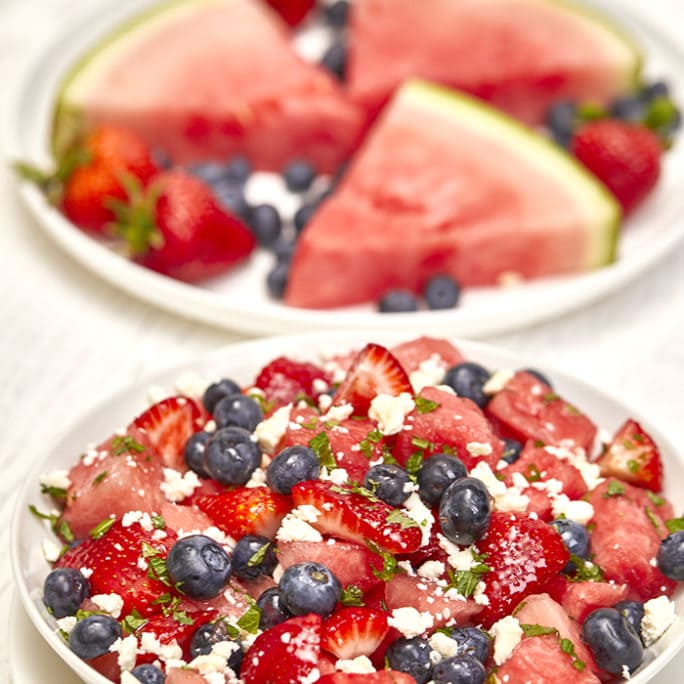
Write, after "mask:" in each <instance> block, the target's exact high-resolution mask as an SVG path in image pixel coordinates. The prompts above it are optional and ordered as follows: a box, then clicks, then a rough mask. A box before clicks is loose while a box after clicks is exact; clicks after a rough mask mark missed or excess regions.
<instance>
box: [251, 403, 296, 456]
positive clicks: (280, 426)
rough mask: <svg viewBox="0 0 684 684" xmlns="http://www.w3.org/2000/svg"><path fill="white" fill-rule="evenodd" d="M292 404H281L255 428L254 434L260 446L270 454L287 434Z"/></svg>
mask: <svg viewBox="0 0 684 684" xmlns="http://www.w3.org/2000/svg"><path fill="white" fill-rule="evenodd" d="M291 414H292V404H287V405H286V406H281V407H280V408H279V409H277V410H276V411H274V412H273V414H272V415H271V416H269V417H268V418H266V420H262V421H261V422H260V423H259V424H258V425H257V426H256V428H255V429H254V435H255V437H256V439H257V442H258V443H259V446H260V447H261V448H262V449H263V450H264V451H266V452H267V453H269V454H272V453H273V451H274V450H275V448H276V445H277V444H278V442H279V441H280V440H281V439H282V436H283V435H284V434H285V432H286V430H287V427H288V425H289V424H290V415H291Z"/></svg>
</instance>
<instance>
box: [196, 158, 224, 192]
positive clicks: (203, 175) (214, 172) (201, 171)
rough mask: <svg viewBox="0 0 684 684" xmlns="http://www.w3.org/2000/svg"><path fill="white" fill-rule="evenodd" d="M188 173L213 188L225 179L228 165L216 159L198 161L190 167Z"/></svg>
mask: <svg viewBox="0 0 684 684" xmlns="http://www.w3.org/2000/svg"><path fill="white" fill-rule="evenodd" d="M188 173H190V174H192V175H193V176H195V177H196V178H199V179H200V180H201V181H204V182H205V183H206V184H207V185H210V186H211V187H212V188H213V187H214V186H216V184H217V183H220V182H221V181H223V180H225V177H226V167H225V166H224V165H223V164H219V163H218V162H215V161H206V162H198V163H197V164H192V165H191V166H189V167H188Z"/></svg>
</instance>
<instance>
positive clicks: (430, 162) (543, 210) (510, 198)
mask: <svg viewBox="0 0 684 684" xmlns="http://www.w3.org/2000/svg"><path fill="white" fill-rule="evenodd" d="M619 218H620V210H619V207H618V205H617V204H616V202H615V200H614V199H613V198H612V197H611V196H610V195H609V194H608V191H607V190H606V189H605V188H603V186H602V185H600V184H599V183H598V182H597V181H596V180H595V179H593V178H592V177H591V176H590V175H589V174H588V173H587V172H586V171H585V170H584V169H583V168H582V167H581V166H580V165H578V164H577V163H576V162H575V161H573V160H572V159H571V158H570V157H569V156H568V155H567V154H566V153H565V151H563V150H562V149H560V148H558V147H557V146H555V145H554V144H552V143H549V142H548V141H547V140H546V139H544V138H543V137H541V136H539V135H537V134H536V133H534V132H533V131H532V130H531V129H528V128H526V127H524V126H523V125H522V124H519V123H518V122H516V121H515V120H514V119H511V118H510V117H508V116H506V115H504V114H502V113H500V112H499V111H498V110H495V109H493V108H491V107H488V106H487V105H485V104H483V103H482V102H480V101H479V100H476V99H474V98H471V97H469V96H465V95H462V94H457V93H455V92H452V91H448V90H446V89H444V88H441V87H438V86H434V85H431V84H428V83H425V82H422V81H411V82H408V83H407V84H406V85H404V86H403V87H402V88H401V89H400V90H399V91H398V92H397V94H396V96H395V98H394V99H393V101H392V102H391V103H390V104H389V105H388V107H387V108H386V109H385V111H384V112H383V114H382V116H381V117H380V118H379V119H378V121H377V122H376V124H375V125H374V127H373V128H372V129H371V131H370V133H369V135H368V136H367V138H366V140H365V141H364V144H363V146H362V148H361V149H360V151H359V152H358V153H357V155H356V156H355V158H354V161H353V162H352V164H351V166H350V168H349V170H348V172H347V174H346V175H345V177H344V180H343V181H342V183H341V185H340V186H339V188H338V190H337V191H336V192H335V193H334V194H333V195H332V196H331V197H330V198H328V199H327V200H326V201H325V202H323V204H322V205H321V207H320V209H319V210H318V212H317V213H316V214H315V215H314V217H313V218H312V219H311V221H310V222H309V223H308V224H307V226H306V227H305V229H304V231H303V233H302V235H301V237H300V240H299V243H298V247H297V250H296V252H295V255H294V258H293V262H292V268H291V270H290V276H289V283H288V286H287V290H286V293H285V300H286V302H287V304H290V305H292V306H299V307H310V308H323V307H338V306H344V305H350V304H357V303H361V302H369V301H377V299H378V298H379V297H380V296H382V294H384V293H385V292H386V291H387V290H389V289H392V288H400V287H401V288H408V289H410V290H413V291H415V292H416V293H419V292H420V291H421V290H422V287H423V286H424V284H425V282H426V281H427V280H428V279H429V278H430V277H431V276H433V275H435V274H438V273H442V274H450V275H452V276H453V277H455V278H456V279H457V280H458V281H459V282H460V283H461V284H462V285H466V286H470V285H488V284H495V283H497V281H498V280H499V279H501V278H502V276H504V274H508V273H511V272H513V273H516V274H518V275H520V276H521V277H523V278H525V279H529V278H537V277H541V276H546V275H550V274H557V273H569V272H576V271H581V270H585V269H592V268H596V267H599V266H602V265H605V264H607V263H609V262H610V261H611V260H613V258H614V255H615V245H616V239H617V230H618V224H619Z"/></svg>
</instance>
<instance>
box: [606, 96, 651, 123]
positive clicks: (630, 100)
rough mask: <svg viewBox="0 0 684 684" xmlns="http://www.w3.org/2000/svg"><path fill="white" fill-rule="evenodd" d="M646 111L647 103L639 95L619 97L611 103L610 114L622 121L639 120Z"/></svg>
mask: <svg viewBox="0 0 684 684" xmlns="http://www.w3.org/2000/svg"><path fill="white" fill-rule="evenodd" d="M645 113H646V103H645V102H644V100H643V99H642V97H640V96H638V95H625V96H623V97H618V98H617V99H616V100H614V101H613V103H612V104H611V105H610V114H611V115H612V116H614V117H615V118H616V119H621V120H622V121H630V122H639V121H641V120H642V119H643V118H644V114H645Z"/></svg>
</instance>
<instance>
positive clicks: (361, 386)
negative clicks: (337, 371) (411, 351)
mask: <svg viewBox="0 0 684 684" xmlns="http://www.w3.org/2000/svg"><path fill="white" fill-rule="evenodd" d="M402 392H408V393H409V394H413V388H412V387H411V381H410V380H409V378H408V375H406V371H405V370H404V369H403V368H402V367H401V364H400V363H399V361H397V359H396V358H395V357H394V356H393V355H392V353H391V352H390V351H389V350H388V349H386V348H385V347H382V346H380V345H379V344H374V343H370V344H367V345H366V346H365V347H364V348H363V349H362V350H361V351H360V352H359V354H358V356H357V357H356V359H354V362H353V363H352V365H351V368H350V369H349V371H348V373H347V376H346V378H345V379H344V380H343V381H342V383H341V384H340V386H339V387H338V388H337V392H335V397H334V399H333V403H334V404H335V405H340V404H351V405H352V406H353V407H354V414H355V415H357V416H367V415H368V409H369V407H370V403H371V401H372V400H373V399H374V398H375V397H376V396H377V395H378V394H389V395H390V396H393V397H396V396H399V395H400V394H401V393H402Z"/></svg>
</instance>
